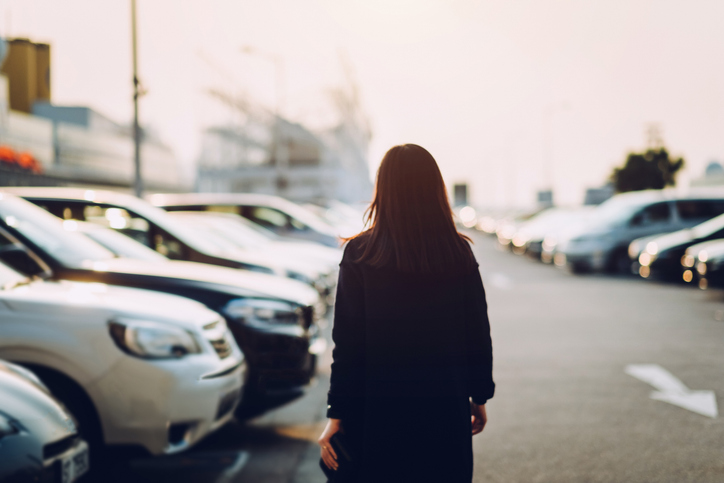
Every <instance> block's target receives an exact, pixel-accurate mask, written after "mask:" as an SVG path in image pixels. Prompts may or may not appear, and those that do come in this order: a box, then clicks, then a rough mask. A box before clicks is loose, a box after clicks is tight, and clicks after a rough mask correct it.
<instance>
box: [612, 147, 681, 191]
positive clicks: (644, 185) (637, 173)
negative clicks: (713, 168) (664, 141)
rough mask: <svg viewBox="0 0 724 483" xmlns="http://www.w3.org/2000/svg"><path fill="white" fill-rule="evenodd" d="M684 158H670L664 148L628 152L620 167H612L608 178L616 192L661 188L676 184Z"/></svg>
mask: <svg viewBox="0 0 724 483" xmlns="http://www.w3.org/2000/svg"><path fill="white" fill-rule="evenodd" d="M683 167H684V159H683V158H678V159H672V158H671V157H669V152H668V151H667V150H666V148H663V147H659V148H649V149H647V150H646V151H645V152H643V153H629V155H628V157H627V158H626V163H624V165H623V167H621V168H614V169H613V173H611V177H610V180H611V181H612V182H613V186H614V188H615V189H616V192H617V193H624V192H626V191H639V190H646V189H661V188H664V187H666V186H674V185H675V184H676V174H677V173H678V172H679V170H681V168H683Z"/></svg>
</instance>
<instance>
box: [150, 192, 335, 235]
mask: <svg viewBox="0 0 724 483" xmlns="http://www.w3.org/2000/svg"><path fill="white" fill-rule="evenodd" d="M146 199H148V200H149V202H150V203H151V204H153V205H155V206H159V207H167V206H184V205H229V206H238V205H252V206H268V207H271V208H276V209H278V210H280V211H283V212H285V213H287V214H289V215H291V216H293V217H294V218H297V219H298V220H300V221H301V222H303V223H305V224H307V225H309V226H310V227H312V228H313V229H315V230H318V231H320V232H323V233H324V232H326V233H329V234H330V235H332V236H334V235H335V230H334V227H332V226H330V225H329V224H328V223H327V222H326V221H324V220H323V219H321V218H320V217H319V216H317V215H316V214H314V213H313V212H311V211H310V210H308V209H307V208H304V207H302V206H299V205H298V204H296V203H294V202H292V201H289V200H287V199H285V198H282V197H280V196H274V195H266V194H259V193H157V194H154V195H149V196H146Z"/></svg>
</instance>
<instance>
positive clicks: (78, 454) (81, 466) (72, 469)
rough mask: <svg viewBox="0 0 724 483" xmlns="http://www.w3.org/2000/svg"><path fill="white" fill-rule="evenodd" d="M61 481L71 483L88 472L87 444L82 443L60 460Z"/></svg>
mask: <svg viewBox="0 0 724 483" xmlns="http://www.w3.org/2000/svg"><path fill="white" fill-rule="evenodd" d="M60 463H61V464H60V473H61V478H60V481H61V483H72V482H74V481H76V480H77V479H78V478H80V477H81V476H83V475H84V474H86V473H87V472H88V469H89V468H90V463H89V460H88V445H87V444H86V443H82V444H80V445H78V447H77V448H76V449H75V451H73V452H72V453H71V454H70V455H68V456H66V457H65V458H63V460H62V461H61V462H60Z"/></svg>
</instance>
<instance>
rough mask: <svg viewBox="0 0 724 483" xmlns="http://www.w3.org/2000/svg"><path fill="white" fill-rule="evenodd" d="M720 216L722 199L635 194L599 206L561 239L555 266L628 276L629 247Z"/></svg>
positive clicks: (671, 193) (655, 192)
mask: <svg viewBox="0 0 724 483" xmlns="http://www.w3.org/2000/svg"><path fill="white" fill-rule="evenodd" d="M722 213H724V195H717V194H702V195H700V196H699V195H695V194H691V195H689V196H679V195H677V194H676V192H674V191H673V190H647V191H635V192H631V193H623V194H619V195H616V196H614V197H612V198H610V199H609V200H607V201H605V202H603V203H601V204H600V205H598V206H597V207H596V208H595V209H594V210H593V212H592V215H591V218H590V219H589V220H588V221H587V223H586V224H584V225H582V226H581V227H580V228H578V229H576V230H574V231H572V232H570V233H568V234H567V235H566V236H565V238H564V239H562V240H559V241H558V244H557V247H556V250H557V254H556V256H557V257H558V256H559V254H560V259H559V260H557V262H558V264H559V265H565V266H568V267H570V268H571V269H572V270H573V271H576V272H584V271H590V270H594V271H598V270H608V271H613V272H629V271H630V269H631V260H630V258H629V254H628V249H629V245H630V243H631V242H632V241H633V240H635V239H637V238H641V237H645V236H650V235H656V234H662V233H669V232H672V231H676V230H680V229H683V228H688V227H692V226H695V225H698V224H699V223H702V222H703V221H706V220H708V219H710V218H713V217H715V216H718V215H720V214H722Z"/></svg>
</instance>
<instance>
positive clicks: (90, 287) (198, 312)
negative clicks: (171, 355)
mask: <svg viewBox="0 0 724 483" xmlns="http://www.w3.org/2000/svg"><path fill="white" fill-rule="evenodd" d="M0 302H2V303H4V304H5V305H6V306H7V307H8V308H10V309H11V310H14V311H18V312H23V313H34V314H47V316H48V317H53V316H54V315H55V314H59V313H62V314H72V313H78V314H79V316H83V317H94V316H95V317H97V318H98V319H99V321H103V322H105V321H107V320H109V319H111V318H113V317H119V318H123V317H127V318H135V319H142V320H148V321H159V322H165V323H170V324H173V325H177V326H182V327H185V328H187V329H192V330H193V329H199V328H200V327H202V326H203V325H205V324H208V323H210V322H212V321H214V320H217V319H218V318H219V315H218V314H217V313H216V312H214V311H212V310H210V309H208V308H206V306H204V305H203V304H200V303H198V302H196V301H193V300H191V299H187V298H185V297H179V296H177V295H170V294H165V293H161V292H154V291H152V290H142V289H136V288H127V287H117V286H113V285H106V284H103V283H86V282H71V281H67V280H62V281H59V282H45V281H41V280H38V281H35V282H32V283H30V284H27V285H21V286H18V287H16V288H14V289H11V290H2V291H0Z"/></svg>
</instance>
